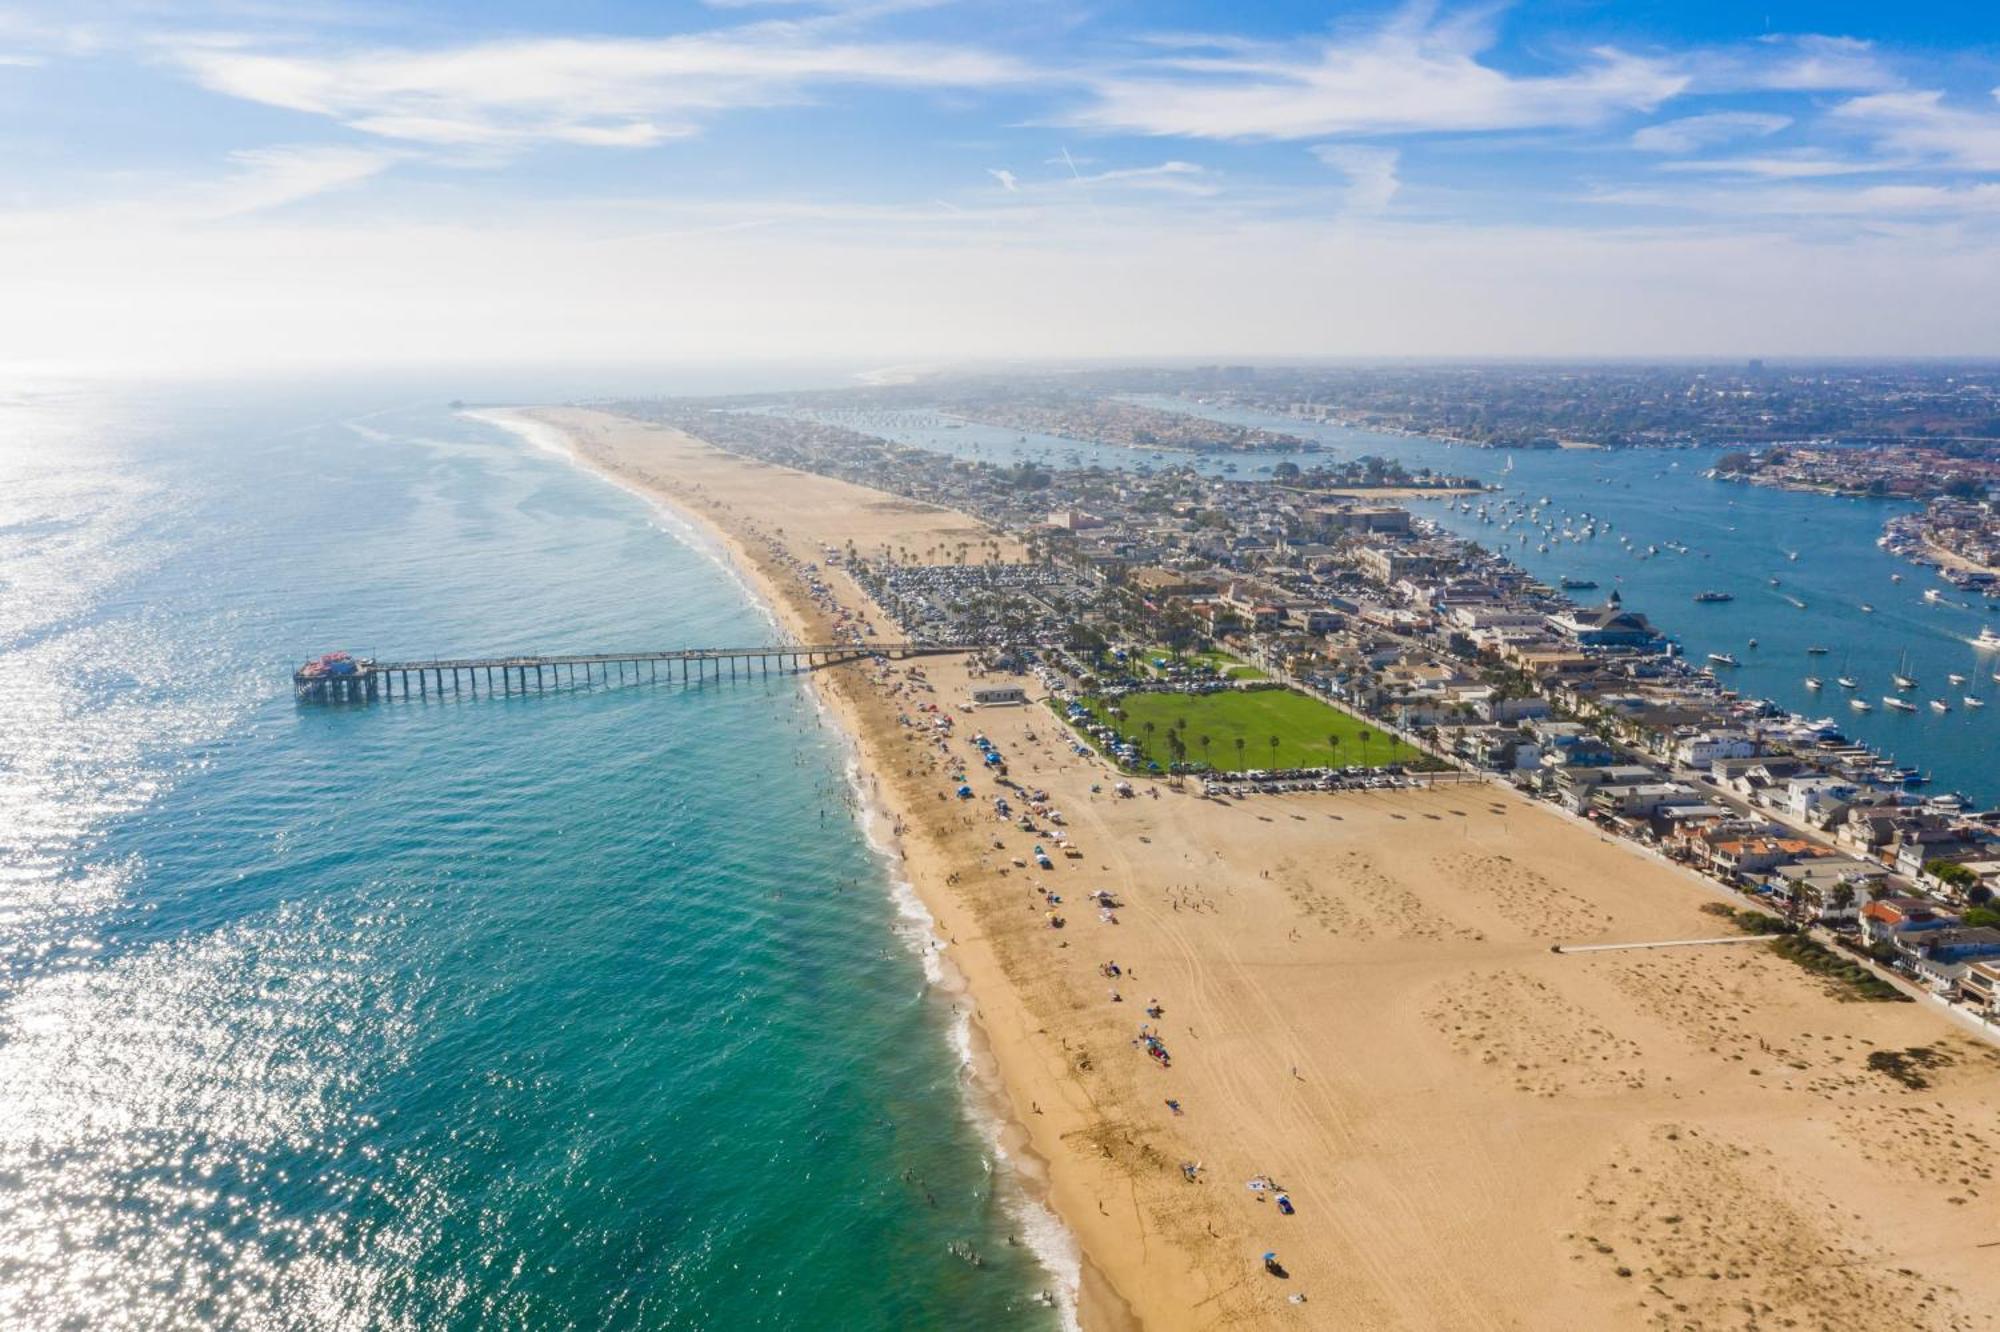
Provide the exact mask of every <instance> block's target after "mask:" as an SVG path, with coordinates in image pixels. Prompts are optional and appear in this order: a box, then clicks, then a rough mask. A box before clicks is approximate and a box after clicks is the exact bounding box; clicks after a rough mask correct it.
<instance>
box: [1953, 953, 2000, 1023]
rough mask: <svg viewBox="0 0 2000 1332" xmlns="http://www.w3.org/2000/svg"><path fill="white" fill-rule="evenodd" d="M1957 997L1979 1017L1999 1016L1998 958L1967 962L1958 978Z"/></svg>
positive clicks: (1989, 1018) (1999, 977)
mask: <svg viewBox="0 0 2000 1332" xmlns="http://www.w3.org/2000/svg"><path fill="white" fill-rule="evenodd" d="M1958 997H1959V998H1960V999H1962V1000H1964V1001H1965V1002H1966V1003H1967V1004H1969V1005H1971V1006H1972V1009H1973V1011H1975V1012H1977V1013H1978V1014H1979V1015H1980V1016H1981V1017H1984V1018H1987V1019H1988V1020H1993V1019H1996V1018H2000V960H1981V961H1977V962H1973V963H1970V964H1968V965H1967V966H1966V968H1965V973H1964V974H1963V975H1961V976H1960V977H1959V978H1958Z"/></svg>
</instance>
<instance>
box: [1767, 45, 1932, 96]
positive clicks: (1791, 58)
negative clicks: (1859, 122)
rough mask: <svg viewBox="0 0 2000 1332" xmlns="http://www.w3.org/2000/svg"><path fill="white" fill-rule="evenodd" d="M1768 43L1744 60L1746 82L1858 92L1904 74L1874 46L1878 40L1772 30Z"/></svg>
mask: <svg viewBox="0 0 2000 1332" xmlns="http://www.w3.org/2000/svg"><path fill="white" fill-rule="evenodd" d="M1759 45H1760V46H1761V47H1763V48H1764V51H1763V52H1760V53H1759V54H1758V55H1757V56H1756V57H1754V58H1752V59H1750V60H1748V61H1746V62H1744V63H1745V66H1746V68H1747V69H1748V70H1749V72H1750V77H1749V78H1748V79H1747V80H1746V82H1749V83H1752V84H1754V85H1755V86H1757V87H1760V88H1770V89H1775V90H1780V91H1788V92H1858V91H1862V90H1864V89H1874V88H1893V87H1895V86H1896V85H1897V84H1898V83H1899V82H1901V80H1900V79H1899V78H1898V76H1897V75H1896V72H1895V71H1894V70H1892V69H1891V68H1890V67H1889V66H1888V65H1887V64H1886V63H1884V62H1883V60H1882V58H1881V56H1880V54H1879V53H1878V52H1877V51H1876V49H1875V46H1874V43H1872V42H1864V41H1861V40H1859V39H1858V38H1854V37H1830V36H1826V35H1823V34H1818V33H1805V34H1799V35H1791V36H1770V37H1765V38H1763V39H1762V40H1761V41H1760V43H1759Z"/></svg>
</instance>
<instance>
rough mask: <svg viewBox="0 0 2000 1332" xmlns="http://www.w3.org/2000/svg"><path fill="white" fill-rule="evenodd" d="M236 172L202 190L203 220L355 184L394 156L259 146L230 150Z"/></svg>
mask: <svg viewBox="0 0 2000 1332" xmlns="http://www.w3.org/2000/svg"><path fill="white" fill-rule="evenodd" d="M230 160H231V161H232V162H234V163H235V164H236V167H237V171H236V173H235V174H234V175H233V176H231V177H230V178H229V179H228V180H226V181H223V182H222V183H220V184H219V185H217V186H214V187H211V188H209V189H207V190H205V191H203V192H202V195H203V196H204V197H201V198H199V199H198V200H197V201H196V202H195V203H194V206H193V211H194V212H195V214H197V215H198V216H201V217H206V218H216V219H219V218H225V217H238V216H241V215H243V214H246V213H259V212H263V211H264V210H266V209H270V208H280V207H283V206H284V205H285V204H290V203H297V202H299V201H300V200H302V199H310V198H312V197H314V196H315V195H321V194H325V193H327V192H328V191H331V190H338V189H344V188H345V187H347V186H349V185H356V184H359V183H360V182H362V181H364V180H367V179H368V178H369V177H371V176H374V175H377V174H379V173H380V172H382V171H384V170H386V169H387V168H388V167H389V166H390V164H391V163H392V162H394V161H395V157H394V155H393V154H389V153H381V152H372V151H369V150H366V149H360V148H336V147H310V148H257V149H251V150H248V151H245V152H240V153H233V154H231V156H230Z"/></svg>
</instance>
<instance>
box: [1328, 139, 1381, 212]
mask: <svg viewBox="0 0 2000 1332" xmlns="http://www.w3.org/2000/svg"><path fill="white" fill-rule="evenodd" d="M1312 152H1313V156H1314V157H1317V158H1318V159H1319V160H1320V161H1322V162H1324V163H1326V165H1328V166H1330V167H1332V168H1333V169H1334V170H1335V171H1338V172H1339V173H1340V174H1342V175H1343V176H1345V177H1347V198H1346V201H1345V202H1346V208H1347V211H1348V212H1350V213H1379V212H1381V211H1382V210H1383V209H1385V208H1387V207H1388V206H1389V203H1390V201H1391V200H1392V199H1394V198H1395V197H1396V193H1397V191H1399V190H1400V189H1402V188H1403V182H1402V180H1401V179H1400V178H1399V177H1398V176H1397V174H1396V168H1397V166H1398V164H1399V163H1400V162H1401V161H1402V154H1401V153H1399V152H1397V151H1396V150H1395V149H1394V148H1378V147H1374V146H1372V145H1368V144H1358V143H1322V144H1319V145H1317V146H1316V147H1314V148H1313V150H1312Z"/></svg>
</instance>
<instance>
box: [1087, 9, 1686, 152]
mask: <svg viewBox="0 0 2000 1332" xmlns="http://www.w3.org/2000/svg"><path fill="white" fill-rule="evenodd" d="M1492 42H1493V34H1492V33H1491V32H1490V31H1489V30H1488V29H1487V28H1486V27H1485V26H1484V25H1483V24H1482V23H1481V22H1478V21H1476V19H1468V18H1460V19H1453V20H1445V21H1433V20H1432V17H1431V15H1430V13H1429V11H1428V10H1427V9H1421V8H1420V9H1413V10H1411V11H1408V12H1406V13H1405V14H1404V15H1403V16H1402V17H1400V18H1399V19H1397V20H1396V21H1394V22H1392V23H1390V24H1389V25H1388V26H1386V27H1383V28H1381V29H1379V30H1377V31H1375V32H1372V33H1368V34H1365V35H1362V36H1360V37H1357V38H1354V39H1351V40H1346V41H1325V42H1319V43H1314V44H1312V45H1310V46H1307V47H1303V48H1299V47H1274V46H1273V47H1254V48H1243V49H1240V50H1237V51H1234V52H1231V53H1226V54H1222V55H1216V56H1196V55H1184V56H1171V57H1167V58H1162V59H1155V60H1148V61H1146V62H1143V63H1142V64H1140V65H1139V66H1138V67H1137V72H1135V73H1129V74H1112V75H1104V76H1097V77H1094V78H1092V79H1091V80H1090V82H1091V85H1092V93H1093V100H1092V101H1090V102H1089V103H1087V104H1086V105H1084V106H1082V107H1080V108H1078V109H1077V110H1076V111H1074V112H1073V113H1071V114H1070V115H1069V116H1068V117H1067V118H1066V119H1067V123H1070V124H1074V125H1078V126H1084V127H1088V128H1093V129H1101V130H1122V131H1129V132H1135V133H1140V134H1159V135H1182V136H1187V137H1193V138H1205V139H1294V138H1311V137H1316V136H1320V135H1330V134H1343V133H1396V132H1414V131H1426V130H1455V131H1468V130H1506V129H1528V128H1540V127H1548V126H1580V125H1593V124H1597V123H1600V122H1602V121H1604V120H1606V119H1608V118H1610V117H1612V116H1614V115H1617V114H1620V113H1623V112H1629V111H1650V110H1652V109H1653V108H1655V107H1657V106H1658V105H1660V104H1661V103H1662V102H1665V101H1667V100H1668V99H1669V98H1672V97H1674V96H1675V95H1677V94H1678V93H1680V92H1681V91H1682V90H1683V89H1685V88H1686V87H1687V86H1688V82H1689V76H1688V75H1687V74H1685V73H1683V72H1681V71H1679V70H1678V69H1676V68H1675V67H1674V66H1673V65H1672V64H1670V63H1669V62H1667V61H1664V60H1656V59H1652V58H1648V57H1642V56H1635V55H1630V54H1627V53H1625V52H1622V51H1618V50H1614V49H1611V48H1608V47H1600V48H1598V49H1596V50H1593V51H1592V52H1590V53H1589V55H1588V56H1587V57H1586V58H1585V59H1584V60H1583V61H1582V62H1581V63H1580V64H1579V65H1578V66H1577V67H1576V68H1575V69H1573V70H1572V71H1570V72H1567V73H1562V74H1554V75H1539V76H1528V75H1516V74H1509V73H1506V72H1504V71H1502V70H1500V69H1497V68H1495V67H1494V66H1492V65H1488V64H1483V63H1481V61H1480V59H1479V57H1480V55H1481V53H1482V52H1484V51H1485V50H1486V49H1487V48H1488V47H1490V46H1491V44H1492Z"/></svg>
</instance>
